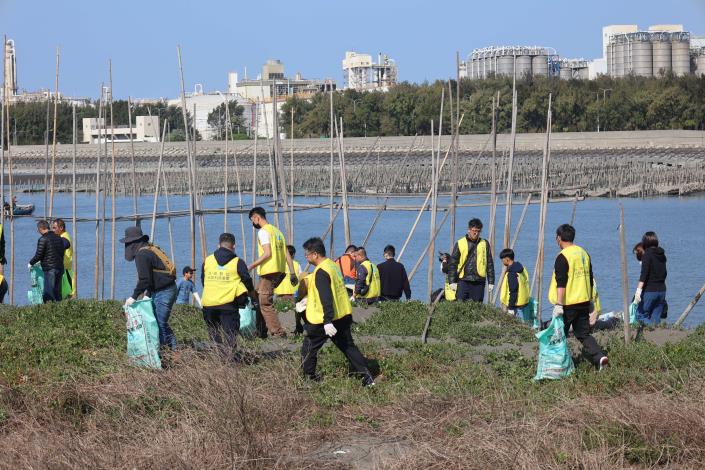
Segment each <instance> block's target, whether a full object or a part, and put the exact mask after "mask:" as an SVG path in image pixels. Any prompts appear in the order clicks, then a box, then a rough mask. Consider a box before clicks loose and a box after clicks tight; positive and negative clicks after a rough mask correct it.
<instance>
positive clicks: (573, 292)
mask: <svg viewBox="0 0 705 470" xmlns="http://www.w3.org/2000/svg"><path fill="white" fill-rule="evenodd" d="M560 254H561V255H563V256H565V259H566V260H568V284H567V285H566V286H565V298H564V299H563V305H575V304H582V303H584V302H589V301H590V300H592V295H593V294H592V286H591V285H590V256H589V255H588V254H587V252H586V251H585V250H583V249H582V248H580V247H579V246H578V245H570V246H568V247H566V248H565V249H563V250H562V251H561V253H560ZM548 301H549V302H551V303H552V304H554V305H555V304H556V302H557V301H558V286H557V284H556V273H555V271H554V272H553V275H552V276H551V286H550V287H549V289H548Z"/></svg>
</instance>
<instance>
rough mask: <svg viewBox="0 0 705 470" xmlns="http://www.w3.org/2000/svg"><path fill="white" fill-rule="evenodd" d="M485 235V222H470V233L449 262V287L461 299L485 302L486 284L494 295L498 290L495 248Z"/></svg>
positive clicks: (457, 247) (452, 254)
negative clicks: (493, 256)
mask: <svg viewBox="0 0 705 470" xmlns="http://www.w3.org/2000/svg"><path fill="white" fill-rule="evenodd" d="M481 233H482V221H481V220H480V219H470V221H469V222H468V233H467V235H465V236H464V237H463V238H461V239H460V240H458V241H457V242H456V243H455V246H454V247H453V252H452V253H451V255H450V259H449V260H448V261H449V263H448V275H449V278H450V279H449V281H450V282H449V286H448V287H449V288H450V289H452V290H454V291H456V292H455V297H456V299H457V300H460V301H464V300H474V301H475V302H482V301H483V300H484V298H485V285H487V287H488V289H489V290H488V293H489V295H490V296H491V295H492V291H493V290H494V281H495V278H494V261H493V260H492V247H491V246H490V243H489V242H488V241H487V240H485V239H484V238H482V237H480V234H481Z"/></svg>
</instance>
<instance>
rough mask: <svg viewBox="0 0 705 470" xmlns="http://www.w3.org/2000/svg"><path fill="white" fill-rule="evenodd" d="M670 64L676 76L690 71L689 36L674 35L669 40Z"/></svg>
mask: <svg viewBox="0 0 705 470" xmlns="http://www.w3.org/2000/svg"><path fill="white" fill-rule="evenodd" d="M671 66H672V68H673V74H674V75H676V76H677V77H679V76H682V75H687V74H689V73H690V38H689V37H688V36H676V37H675V38H674V40H673V41H672V42H671Z"/></svg>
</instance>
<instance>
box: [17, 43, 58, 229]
mask: <svg viewBox="0 0 705 470" xmlns="http://www.w3.org/2000/svg"><path fill="white" fill-rule="evenodd" d="M59 57H60V52H59V48H58V47H57V48H56V82H55V86H54V135H53V137H52V143H51V192H50V194H49V219H50V220H51V219H52V218H53V216H54V182H55V181H56V128H57V125H58V110H59ZM8 140H9V139H8Z"/></svg>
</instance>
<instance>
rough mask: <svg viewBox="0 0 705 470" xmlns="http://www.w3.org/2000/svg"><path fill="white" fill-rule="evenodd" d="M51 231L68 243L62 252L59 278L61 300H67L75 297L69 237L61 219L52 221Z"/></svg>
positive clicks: (71, 250)
mask: <svg viewBox="0 0 705 470" xmlns="http://www.w3.org/2000/svg"><path fill="white" fill-rule="evenodd" d="M51 230H52V231H53V232H54V233H55V234H57V235H58V236H60V237H61V238H65V239H66V240H68V242H69V247H68V248H67V249H66V250H64V275H63V276H62V278H61V279H62V282H61V298H62V299H69V298H71V297H75V296H76V280H75V278H74V275H73V246H71V236H70V235H69V233H68V232H67V231H66V223H65V222H64V221H63V219H56V220H54V222H52V224H51Z"/></svg>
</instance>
